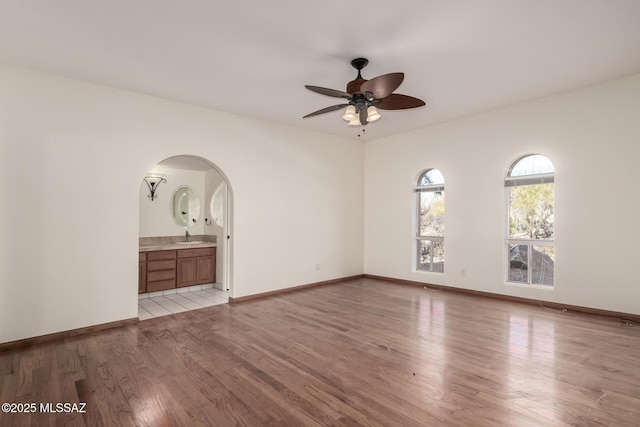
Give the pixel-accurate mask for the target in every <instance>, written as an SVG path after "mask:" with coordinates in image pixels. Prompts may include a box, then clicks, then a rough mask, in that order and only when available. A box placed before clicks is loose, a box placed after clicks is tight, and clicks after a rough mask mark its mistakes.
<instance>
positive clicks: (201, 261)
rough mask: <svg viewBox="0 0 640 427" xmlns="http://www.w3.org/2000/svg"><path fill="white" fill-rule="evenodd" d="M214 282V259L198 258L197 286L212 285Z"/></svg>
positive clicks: (213, 257) (210, 257)
mask: <svg viewBox="0 0 640 427" xmlns="http://www.w3.org/2000/svg"><path fill="white" fill-rule="evenodd" d="M215 281H216V257H215V255H214V256H207V257H198V278H197V284H198V285H203V284H205V283H214V282H215Z"/></svg>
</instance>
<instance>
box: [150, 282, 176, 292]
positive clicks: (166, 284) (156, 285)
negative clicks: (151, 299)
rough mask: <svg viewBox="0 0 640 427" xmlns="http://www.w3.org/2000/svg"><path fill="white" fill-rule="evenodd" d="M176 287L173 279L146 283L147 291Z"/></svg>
mask: <svg viewBox="0 0 640 427" xmlns="http://www.w3.org/2000/svg"><path fill="white" fill-rule="evenodd" d="M175 287H176V281H175V279H172V280H160V281H158V282H149V283H147V292H156V291H166V290H167V289H173V288H175Z"/></svg>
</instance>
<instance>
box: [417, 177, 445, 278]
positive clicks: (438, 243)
mask: <svg viewBox="0 0 640 427" xmlns="http://www.w3.org/2000/svg"><path fill="white" fill-rule="evenodd" d="M415 193H416V207H417V212H416V222H417V224H416V270H418V271H431V272H437V273H443V272H444V176H442V173H441V172H440V171H439V170H438V169H427V170H426V171H424V172H423V173H422V174H421V175H420V176H419V177H418V183H417V185H416V187H415Z"/></svg>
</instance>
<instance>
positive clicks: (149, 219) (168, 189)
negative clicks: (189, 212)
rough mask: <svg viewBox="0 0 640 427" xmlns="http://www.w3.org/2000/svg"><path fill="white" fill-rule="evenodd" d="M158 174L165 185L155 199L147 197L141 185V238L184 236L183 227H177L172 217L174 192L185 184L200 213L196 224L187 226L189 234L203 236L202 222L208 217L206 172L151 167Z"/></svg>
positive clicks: (143, 184)
mask: <svg viewBox="0 0 640 427" xmlns="http://www.w3.org/2000/svg"><path fill="white" fill-rule="evenodd" d="M156 170H158V171H161V172H158V173H162V174H163V175H165V179H166V180H167V182H163V183H161V184H160V185H159V186H158V189H157V191H156V193H155V194H156V195H157V198H155V199H154V200H153V201H152V200H151V199H150V198H149V197H148V195H149V188H148V187H147V184H145V183H144V182H142V183H141V184H140V196H139V199H140V237H157V236H184V232H185V228H184V227H181V226H179V225H177V224H176V223H175V222H174V221H173V216H172V209H171V207H172V199H173V193H174V192H175V191H176V189H177V188H178V187H182V186H184V185H186V186H188V187H191V189H193V191H194V192H195V193H196V194H197V195H198V199H199V200H200V214H199V215H198V220H197V221H196V223H195V224H194V225H193V226H191V227H189V229H188V230H189V234H193V235H198V234H205V228H206V227H205V225H204V219H205V215H208V214H207V212H208V210H209V209H208V205H207V204H208V200H210V197H209V198H207V194H206V191H205V172H202V171H189V170H180V169H163V168H154V171H156Z"/></svg>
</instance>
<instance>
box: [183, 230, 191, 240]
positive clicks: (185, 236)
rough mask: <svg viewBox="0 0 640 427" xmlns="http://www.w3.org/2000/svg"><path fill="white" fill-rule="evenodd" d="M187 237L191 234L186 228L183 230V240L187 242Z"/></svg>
mask: <svg viewBox="0 0 640 427" xmlns="http://www.w3.org/2000/svg"><path fill="white" fill-rule="evenodd" d="M189 237H191V235H190V234H189V231H188V230H185V231H184V241H185V242H188V241H189Z"/></svg>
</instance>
